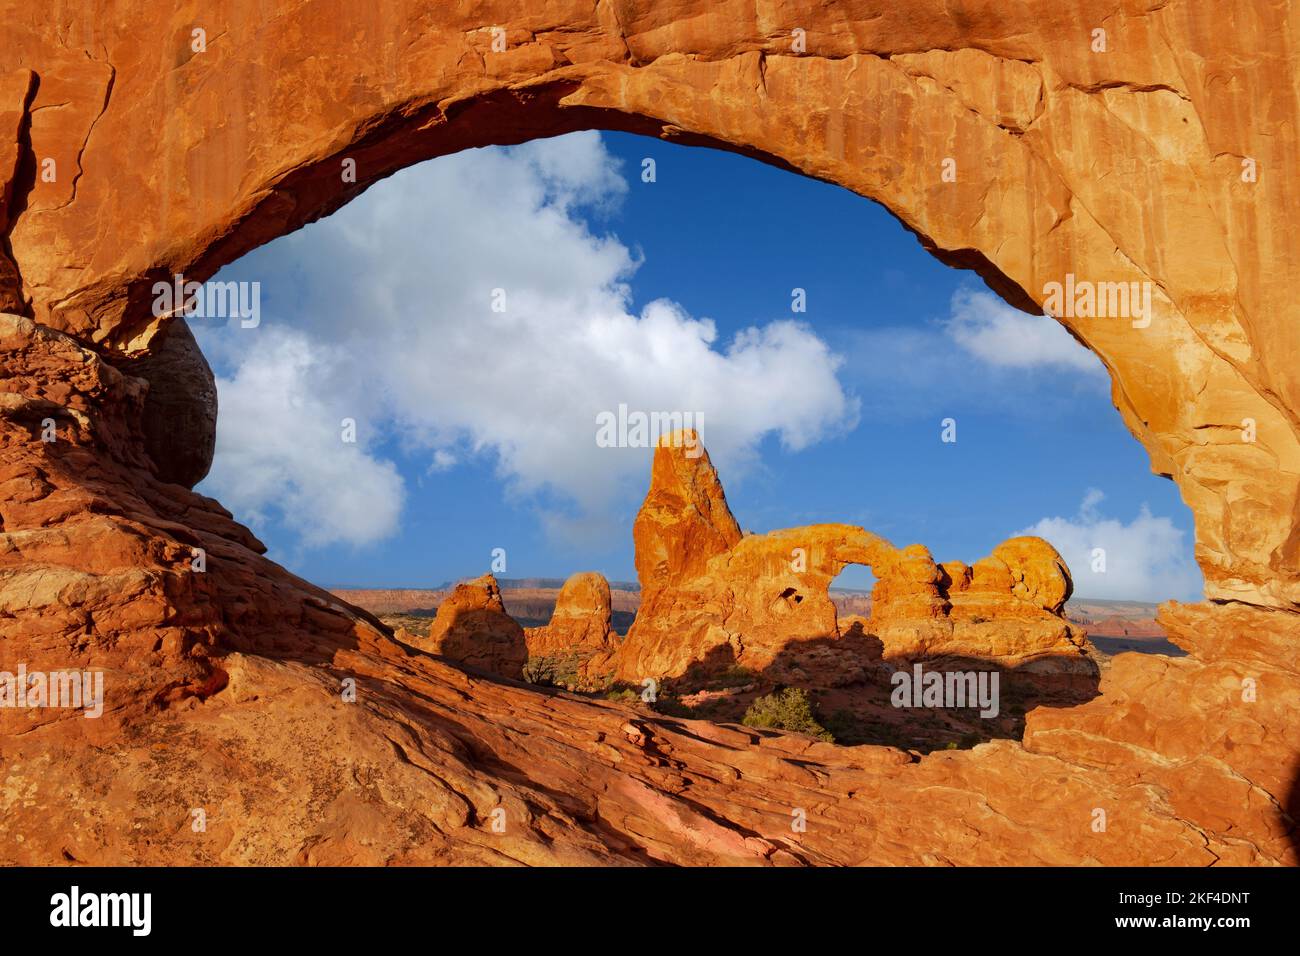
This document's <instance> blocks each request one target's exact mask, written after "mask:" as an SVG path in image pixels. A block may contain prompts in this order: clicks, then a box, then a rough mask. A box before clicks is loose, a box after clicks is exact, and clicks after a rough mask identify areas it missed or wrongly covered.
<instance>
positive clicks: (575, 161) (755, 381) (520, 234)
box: [198, 133, 858, 541]
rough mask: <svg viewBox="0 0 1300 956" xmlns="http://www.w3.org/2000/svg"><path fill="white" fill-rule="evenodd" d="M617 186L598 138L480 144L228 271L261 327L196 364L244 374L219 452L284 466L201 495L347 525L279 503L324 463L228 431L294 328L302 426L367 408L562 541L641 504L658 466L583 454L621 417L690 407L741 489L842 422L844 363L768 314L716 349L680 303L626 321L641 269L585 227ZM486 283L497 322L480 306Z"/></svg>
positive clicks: (388, 519) (257, 401)
mask: <svg viewBox="0 0 1300 956" xmlns="http://www.w3.org/2000/svg"><path fill="white" fill-rule="evenodd" d="M626 189H627V185H626V183H625V181H624V180H623V178H622V177H621V175H619V172H618V168H617V161H616V160H615V159H614V158H613V157H611V156H610V155H609V153H608V152H607V151H606V150H605V148H604V146H603V144H602V142H601V140H600V138H599V136H598V135H597V134H594V133H590V134H574V135H571V136H565V137H561V138H558V139H552V140H539V141H534V142H531V143H528V144H525V145H524V146H520V147H515V148H512V149H487V150H471V151H468V152H465V153H461V154H457V155H455V156H451V157H446V158H443V159H439V160H437V161H435V162H431V163H426V164H422V165H420V166H417V167H413V168H411V169H408V170H405V171H403V172H401V173H399V174H397V175H396V176H394V177H392V178H391V180H389V181H387V182H384V183H380V184H379V185H377V186H375V187H374V188H373V189H372V190H371V191H370V192H369V193H368V194H367V195H366V196H364V197H362V198H361V199H359V200H357V201H355V202H353V203H351V204H350V205H349V206H347V207H345V208H343V209H342V210H340V211H339V212H337V213H335V214H334V215H333V216H332V217H330V218H329V219H328V220H326V221H324V222H322V223H319V224H316V225H313V226H309V227H307V228H305V229H303V230H301V231H300V232H298V233H295V234H293V235H291V236H288V237H286V238H284V239H282V240H280V241H278V242H276V243H274V244H272V245H270V246H267V247H265V248H263V249H261V250H258V251H257V252H254V253H253V254H251V255H249V256H247V257H246V258H245V259H244V260H243V261H241V262H240V263H237V264H236V265H235V266H233V267H231V268H230V269H229V270H227V274H226V275H223V276H222V278H223V279H225V278H241V279H248V280H258V281H260V282H261V283H262V292H263V305H262V313H263V319H262V326H261V327H260V328H259V329H257V330H242V329H237V328H234V327H231V328H228V329H226V330H223V331H216V330H212V329H208V330H206V331H205V330H202V329H199V330H198V331H199V334H200V341H201V343H202V345H203V347H204V350H205V352H207V353H208V354H209V356H211V357H213V358H214V359H216V360H217V361H218V363H220V362H222V361H224V362H226V363H228V364H229V365H230V366H231V367H234V368H236V369H237V371H236V372H235V374H233V375H232V376H229V377H228V378H227V379H226V380H224V381H222V382H221V383H220V384H219V393H220V403H221V410H220V415H221V422H222V424H221V428H222V429H223V435H226V436H228V437H227V438H226V439H225V441H224V443H223V444H222V446H221V447H220V448H219V450H218V455H219V456H221V457H227V458H228V457H229V454H230V449H232V448H240V449H242V452H241V454H242V459H241V467H242V466H243V465H244V464H248V465H251V464H252V463H253V460H254V459H256V458H258V457H259V455H269V456H270V457H271V458H272V460H273V461H274V462H276V466H277V467H278V469H279V471H278V474H277V477H276V479H275V480H274V481H263V480H253V481H250V479H249V477H247V475H246V473H241V472H236V471H234V470H232V467H231V463H230V462H229V461H226V462H223V463H222V467H221V468H219V469H217V470H215V471H214V474H213V476H212V477H211V478H210V479H208V483H209V485H210V486H211V488H212V493H213V494H216V495H218V496H220V497H222V498H224V499H227V500H228V501H229V503H230V504H232V505H233V506H235V507H237V508H242V512H243V513H247V512H250V511H253V512H259V511H262V510H265V509H267V508H273V507H277V506H278V507H282V508H284V510H285V511H286V513H287V514H289V515H290V516H291V517H292V518H293V519H294V524H296V525H298V527H299V529H300V531H301V532H302V533H303V534H304V536H305V537H308V538H310V537H311V536H312V535H315V536H316V540H319V539H320V535H321V534H322V533H323V532H322V531H321V530H320V525H322V524H326V523H333V522H336V521H337V519H336V518H335V517H334V515H335V513H336V512H337V509H338V508H339V503H338V502H335V501H331V500H329V497H330V496H329V495H325V496H324V498H323V499H322V507H324V506H325V505H328V508H329V509H330V510H329V513H328V514H323V513H314V512H313V509H312V505H311V501H309V500H307V498H308V496H306V495H302V494H298V493H296V492H294V491H291V490H290V489H304V488H315V489H316V490H317V491H318V492H319V491H321V489H320V488H319V484H318V483H316V482H317V480H316V479H315V478H313V477H312V476H311V475H310V474H309V472H311V471H312V470H314V469H317V468H319V467H321V463H320V462H319V461H317V460H316V457H317V456H316V455H314V454H310V453H302V452H290V451H286V450H285V449H284V448H282V447H280V444H282V443H278V442H277V439H275V438H273V437H271V436H269V435H267V434H265V433H264V432H263V431H261V430H260V427H259V426H257V424H256V422H255V421H241V422H234V421H232V420H231V419H233V418H235V417H240V418H249V419H254V420H255V419H257V418H258V417H259V415H260V414H261V413H260V411H259V409H260V405H261V403H262V402H264V401H266V400H267V397H268V389H267V382H266V379H268V378H273V377H274V375H275V374H277V373H273V372H271V371H270V370H269V369H267V366H268V363H270V362H272V361H273V356H272V355H270V354H268V351H267V350H268V344H267V343H268V342H274V341H276V340H275V339H274V338H268V336H272V335H273V334H274V330H275V329H277V328H284V327H285V326H290V327H292V328H294V329H298V330H301V334H299V335H297V337H296V338H295V337H293V336H287V337H285V341H293V342H295V343H296V346H295V347H296V348H297V349H298V352H297V353H295V355H294V356H289V355H285V354H280V353H277V354H279V358H280V361H281V364H282V365H285V371H284V372H283V373H280V374H288V375H297V376H298V377H299V379H300V380H301V384H302V388H303V392H302V394H301V395H300V396H299V400H300V402H301V406H300V407H299V409H298V414H299V416H300V417H304V418H306V417H310V416H325V417H326V418H327V419H331V420H333V419H332V416H335V415H337V414H339V413H340V410H344V409H348V408H358V409H361V410H362V412H359V413H357V414H356V415H355V417H357V418H358V420H359V421H360V420H361V414H362V413H364V414H365V415H367V416H370V418H371V419H372V420H373V421H374V422H375V423H376V426H378V425H379V424H380V423H390V424H391V427H392V428H393V429H394V433H395V437H397V438H398V439H400V441H401V442H402V443H403V444H404V445H405V446H406V447H407V448H408V449H409V448H414V449H416V450H418V452H419V454H422V455H424V456H426V459H427V461H426V467H427V468H429V469H432V470H433V471H435V472H436V471H439V470H446V469H450V468H453V467H456V465H457V464H460V463H465V462H468V461H471V460H473V459H474V458H476V457H479V456H484V455H487V456H490V459H489V460H492V461H494V462H495V465H496V468H497V470H498V473H499V476H500V478H501V479H502V481H503V482H504V484H505V487H506V489H507V493H508V494H509V495H510V496H511V497H512V498H515V499H527V500H529V501H530V502H531V503H532V504H533V505H534V506H535V508H536V509H537V511H538V513H539V518H540V520H541V521H542V523H543V525H544V526H545V527H546V528H548V529H549V530H551V531H553V532H555V533H557V534H564V535H568V536H578V537H584V536H589V535H590V534H596V533H604V532H603V530H602V529H605V528H607V527H609V518H610V515H611V514H612V513H613V512H614V511H615V510H617V511H618V512H619V513H622V512H623V511H626V504H627V501H628V500H629V495H631V496H633V497H635V496H639V494H641V493H642V492H643V491H644V485H645V482H646V480H647V475H648V470H649V454H650V453H649V451H648V450H647V449H604V448H599V447H597V445H596V442H595V435H596V415H597V414H598V413H599V412H602V411H613V410H615V409H617V407H618V405H619V404H620V403H625V404H627V405H628V407H629V408H630V409H632V410H642V411H646V412H651V411H681V412H692V413H699V414H701V415H702V416H703V422H704V427H703V434H704V439H705V442H706V444H707V446H708V448H709V453H710V455H711V456H712V457H713V458H714V460H715V462H717V463H718V465H719V466H720V467H722V468H723V469H725V473H726V474H727V475H728V477H729V478H732V479H734V478H735V476H736V473H737V472H738V471H739V470H740V469H741V468H742V467H743V466H744V465H745V464H746V463H747V462H750V461H751V460H752V459H753V458H754V456H755V454H756V449H757V446H758V443H759V442H760V441H761V440H762V439H763V438H764V436H766V435H768V434H773V433H774V434H776V435H778V436H779V438H780V440H781V442H782V443H783V444H784V445H785V446H786V447H788V448H791V449H800V448H803V447H805V446H807V445H809V444H812V443H814V442H817V441H818V440H820V439H822V438H824V437H826V436H828V435H831V434H835V433H839V432H840V431H842V430H844V429H848V428H851V427H853V425H854V424H856V421H857V410H858V409H857V402H856V400H855V399H853V398H852V397H851V396H849V395H847V394H846V393H845V392H844V390H843V388H842V387H841V384H840V382H839V381H838V379H837V375H836V373H837V370H838V369H839V366H840V359H839V358H838V357H837V356H836V355H834V354H833V353H832V352H831V351H830V349H829V348H828V347H827V346H826V344H825V343H824V342H823V341H822V340H821V339H819V338H818V337H817V336H816V335H814V334H813V332H812V331H811V330H810V329H809V328H808V327H807V326H805V325H802V324H799V323H795V322H791V321H778V322H773V323H771V324H768V325H765V326H763V327H761V328H757V327H756V328H750V329H746V330H744V331H742V332H741V333H739V334H738V335H736V336H734V337H733V338H732V339H731V340H730V341H727V342H721V341H719V340H718V334H717V330H716V329H715V327H714V324H713V323H712V322H711V321H709V320H707V319H699V318H694V317H692V316H690V315H689V314H687V313H686V312H685V310H684V309H683V308H682V307H681V306H679V305H677V304H675V303H673V302H670V301H667V300H662V299H661V300H658V301H654V302H651V303H649V304H648V305H646V306H645V307H644V308H643V309H641V310H640V311H639V312H633V311H632V310H631V308H630V292H629V289H628V286H627V282H628V279H629V278H630V277H631V275H632V274H633V273H634V271H635V270H636V268H637V265H638V262H637V260H636V258H635V257H634V256H633V254H632V253H631V252H630V251H629V249H628V248H627V247H626V246H625V245H623V244H622V243H621V242H620V241H619V240H618V239H617V238H615V237H612V236H604V235H597V234H594V233H593V232H592V231H591V229H590V228H589V227H588V225H587V224H586V222H585V221H584V218H583V217H582V215H580V212H581V211H585V210H589V211H591V212H592V213H593V215H594V216H595V217H596V219H597V221H598V220H599V215H600V213H601V210H602V209H607V208H609V207H610V206H611V205H612V204H616V203H617V202H618V200H619V198H620V197H621V195H622V194H623V193H624V192H625V191H626ZM498 289H500V290H504V293H505V301H506V306H507V310H506V311H505V312H504V313H503V312H496V311H493V309H492V308H491V306H492V301H493V295H494V290H498ZM307 336H310V339H308V338H307ZM308 341H310V342H313V343H316V344H315V346H308V345H307V342H308ZM285 347H287V346H285ZM304 352H305V353H306V354H307V355H308V356H309V357H304V355H303V353H304ZM326 367H328V375H325V374H323V372H324V370H325V369H326ZM271 397H272V398H274V397H275V396H274V395H273V394H272V395H271ZM327 413H328V414H327ZM344 413H346V412H344ZM285 414H286V416H287V415H288V414H289V413H288V412H286V413H285ZM286 424H288V423H287V422H286ZM307 430H308V431H309V432H311V431H312V428H308V429H307ZM259 436H260V440H261V442H262V445H261V447H260V449H259V448H258V446H257V441H258V440H259ZM236 438H237V440H236ZM317 450H319V451H322V452H323V451H324V450H325V449H324V447H323V446H320V447H319V448H317ZM354 451H355V450H354ZM335 453H337V449H335ZM332 467H335V468H342V467H343V466H342V465H338V464H336V465H333V466H332ZM348 467H351V468H353V469H356V470H357V473H356V474H353V475H352V476H351V485H352V487H353V488H359V487H362V486H363V485H365V484H366V483H368V484H369V486H370V487H372V488H373V491H370V492H366V495H367V497H370V498H371V499H373V498H374V496H375V495H376V494H379V493H381V492H382V493H383V494H389V493H390V492H392V491H393V488H392V486H393V484H394V483H395V482H396V483H397V484H398V485H399V488H398V490H397V491H396V497H397V498H398V500H400V477H399V476H397V474H396V472H395V469H393V468H392V466H391V464H389V463H388V462H383V461H380V460H378V459H377V458H374V457H368V456H366V455H365V453H364V452H361V453H360V455H359V457H354V459H353V460H352V461H351V463H350V465H349V466H348ZM362 470H365V472H366V473H365V474H361V473H360V472H361V471H362ZM338 494H339V495H342V494H344V492H342V491H340V492H338ZM286 496H288V497H289V498H291V499H292V500H291V501H289V503H288V504H286V502H285V501H281V500H280V499H282V498H285V497H286ZM394 520H395V518H394V517H393V516H390V515H389V513H388V509H386V508H385V509H380V513H377V514H375V515H374V520H373V522H372V523H371V524H370V525H365V526H363V523H356V522H353V523H351V524H349V525H348V529H349V530H347V531H346V532H344V531H339V532H338V534H339V535H340V537H343V538H344V539H346V540H356V541H362V540H374V539H375V538H377V537H379V536H381V535H382V533H387V532H386V531H383V529H389V530H391V529H392V527H393V521H394Z"/></svg>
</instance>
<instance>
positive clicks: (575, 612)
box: [524, 571, 615, 657]
mask: <svg viewBox="0 0 1300 956" xmlns="http://www.w3.org/2000/svg"><path fill="white" fill-rule="evenodd" d="M613 615H614V612H613V607H612V604H611V602H610V595H609V582H608V581H606V580H605V576H604V575H603V574H599V573H597V572H595V571H584V572H581V573H579V574H575V575H573V576H572V577H570V578H569V579H568V580H567V581H565V582H564V587H563V588H561V589H560V594H559V597H558V598H556V601H555V610H554V611H552V612H551V621H550V623H549V624H547V625H546V626H544V627H529V628H525V629H524V637H525V640H526V641H527V644H528V653H529V655H530V656H535V657H545V656H547V655H552V654H562V653H566V652H572V651H582V652H588V651H605V650H609V649H611V648H612V647H613V646H614V636H615V635H614V628H613V623H612V622H613Z"/></svg>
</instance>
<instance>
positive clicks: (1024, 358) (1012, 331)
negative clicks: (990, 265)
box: [946, 288, 1106, 375]
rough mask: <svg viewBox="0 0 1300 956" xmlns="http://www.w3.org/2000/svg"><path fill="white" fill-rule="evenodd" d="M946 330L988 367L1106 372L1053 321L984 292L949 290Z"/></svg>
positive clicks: (1095, 358)
mask: <svg viewBox="0 0 1300 956" xmlns="http://www.w3.org/2000/svg"><path fill="white" fill-rule="evenodd" d="M946 326H947V329H948V333H949V334H950V335H951V336H952V338H953V340H954V341H955V342H956V343H957V344H958V345H960V346H961V347H962V348H963V349H965V350H966V351H967V352H969V353H970V354H972V355H974V356H975V357H976V358H979V359H980V360H981V361H983V362H986V363H988V364H989V365H993V366H996V367H1000V368H1021V369H1027V368H1039V367H1044V366H1046V367H1054V368H1063V369H1073V370H1075V371H1079V372H1086V373H1088V374H1093V375H1105V374H1106V369H1105V367H1104V366H1103V365H1102V364H1101V360H1100V359H1098V358H1097V356H1096V355H1094V354H1093V353H1092V352H1091V351H1089V350H1088V349H1087V348H1086V347H1084V346H1083V345H1081V344H1080V343H1079V342H1078V341H1077V340H1075V338H1074V337H1073V336H1072V335H1070V333H1069V332H1067V331H1066V330H1065V328H1064V326H1062V325H1061V324H1060V323H1059V322H1057V321H1056V320H1055V319H1052V318H1049V317H1048V316H1045V315H1028V314H1026V313H1024V312H1021V311H1020V310H1019V309H1014V308H1012V307H1011V306H1009V305H1007V304H1006V303H1005V302H1003V301H1002V300H1001V299H999V298H998V297H997V296H995V295H993V294H991V293H989V292H977V291H974V290H972V289H968V288H961V289H958V290H957V291H956V292H954V293H953V296H952V314H951V316H950V318H949V320H948V322H947V323H946Z"/></svg>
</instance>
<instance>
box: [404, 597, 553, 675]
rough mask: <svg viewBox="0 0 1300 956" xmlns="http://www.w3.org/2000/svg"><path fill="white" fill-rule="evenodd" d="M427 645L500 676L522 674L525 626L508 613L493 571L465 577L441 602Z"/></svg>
mask: <svg viewBox="0 0 1300 956" xmlns="http://www.w3.org/2000/svg"><path fill="white" fill-rule="evenodd" d="M426 646H427V647H428V648H429V649H430V650H431V651H432V652H433V653H435V654H440V655H442V656H443V657H446V658H450V659H451V660H453V661H458V662H460V663H462V664H468V665H469V666H471V667H477V668H479V669H480V670H485V671H489V672H491V673H493V674H498V675H500V676H501V677H511V678H516V679H517V678H519V677H522V676H523V669H524V663H525V662H526V661H527V660H528V648H527V646H526V645H525V642H524V629H523V628H522V627H520V626H519V624H518V622H517V621H515V619H514V618H512V617H511V616H510V615H509V614H507V613H506V608H505V604H503V603H502V601H501V587H500V585H498V584H497V579H496V578H495V577H493V576H492V575H490V574H485V575H483V576H482V577H478V578H475V579H474V580H472V581H463V582H461V583H460V584H457V585H456V587H455V588H453V589H452V592H451V594H449V595H447V597H445V598H443V600H442V603H441V604H439V605H438V616H437V617H435V618H434V620H433V624H432V625H431V626H430V628H429V636H428V638H427V639H426Z"/></svg>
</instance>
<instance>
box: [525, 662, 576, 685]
mask: <svg viewBox="0 0 1300 956" xmlns="http://www.w3.org/2000/svg"><path fill="white" fill-rule="evenodd" d="M579 663H580V661H579V658H578V655H577V654H555V655H552V656H549V657H530V658H528V663H526V664H525V665H524V680H526V681H528V683H530V684H540V685H541V686H543V687H565V688H572V687H576V686H577V684H578V664H579Z"/></svg>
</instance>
